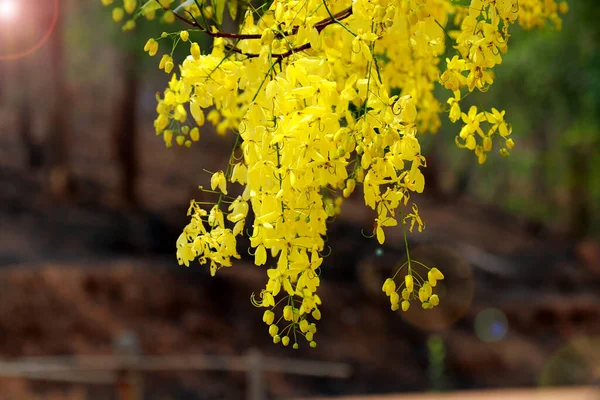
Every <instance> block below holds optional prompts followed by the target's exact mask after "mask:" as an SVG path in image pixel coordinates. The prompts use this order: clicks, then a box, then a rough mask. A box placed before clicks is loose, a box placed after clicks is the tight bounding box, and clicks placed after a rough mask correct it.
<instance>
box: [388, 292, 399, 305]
mask: <svg viewBox="0 0 600 400" xmlns="http://www.w3.org/2000/svg"><path fill="white" fill-rule="evenodd" d="M390 302H391V303H392V305H394V304H398V303H400V295H399V294H398V293H397V292H392V294H391V295H390Z"/></svg>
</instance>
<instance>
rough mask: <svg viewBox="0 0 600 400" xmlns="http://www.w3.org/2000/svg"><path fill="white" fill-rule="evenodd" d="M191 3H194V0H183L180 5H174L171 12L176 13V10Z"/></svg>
mask: <svg viewBox="0 0 600 400" xmlns="http://www.w3.org/2000/svg"><path fill="white" fill-rule="evenodd" d="M192 4H195V2H194V0H187V1H184V2H183V3H181V4H180V5H178V6H177V7H176V8H175V9H174V10H173V12H174V13H177V12H179V10H181V9H182V8H184V7H187V6H191V5H192Z"/></svg>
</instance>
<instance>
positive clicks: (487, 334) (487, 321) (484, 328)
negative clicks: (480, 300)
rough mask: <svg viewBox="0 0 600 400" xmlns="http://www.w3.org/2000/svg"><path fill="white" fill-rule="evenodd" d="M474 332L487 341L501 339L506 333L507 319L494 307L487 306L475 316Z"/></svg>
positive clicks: (491, 341)
mask: <svg viewBox="0 0 600 400" xmlns="http://www.w3.org/2000/svg"><path fill="white" fill-rule="evenodd" d="M474 328H475V334H476V335H477V337H478V338H479V339H480V340H482V341H484V342H487V343H493V342H497V341H499V340H502V339H503V338H504V337H505V336H506V334H507V333H508V319H507V318H506V315H505V314H504V313H503V312H502V311H500V310H498V309H496V308H487V309H485V310H483V311H481V312H479V314H477V316H476V317H475V327H474Z"/></svg>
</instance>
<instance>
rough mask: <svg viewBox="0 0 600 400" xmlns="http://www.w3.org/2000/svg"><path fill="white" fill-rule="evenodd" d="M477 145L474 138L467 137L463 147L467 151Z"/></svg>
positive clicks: (471, 136)
mask: <svg viewBox="0 0 600 400" xmlns="http://www.w3.org/2000/svg"><path fill="white" fill-rule="evenodd" d="M476 144H477V142H476V141H475V136H473V135H469V136H468V137H467V140H466V143H465V147H466V148H467V149H469V150H473V149H474V148H475V145H476Z"/></svg>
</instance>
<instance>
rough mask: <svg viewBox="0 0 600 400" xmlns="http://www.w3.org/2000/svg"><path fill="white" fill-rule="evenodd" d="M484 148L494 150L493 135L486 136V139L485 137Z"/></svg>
mask: <svg viewBox="0 0 600 400" xmlns="http://www.w3.org/2000/svg"><path fill="white" fill-rule="evenodd" d="M483 149H484V150H485V151H490V150H492V138H491V137H489V136H486V137H485V139H483Z"/></svg>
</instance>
